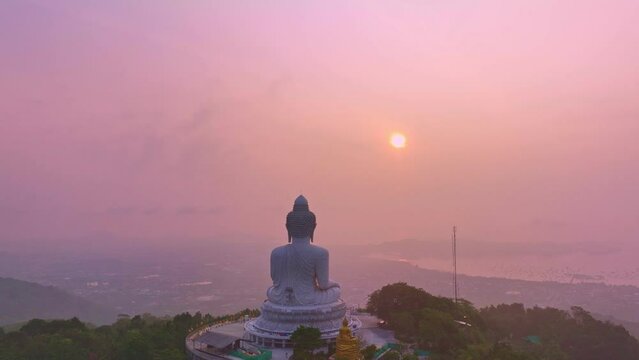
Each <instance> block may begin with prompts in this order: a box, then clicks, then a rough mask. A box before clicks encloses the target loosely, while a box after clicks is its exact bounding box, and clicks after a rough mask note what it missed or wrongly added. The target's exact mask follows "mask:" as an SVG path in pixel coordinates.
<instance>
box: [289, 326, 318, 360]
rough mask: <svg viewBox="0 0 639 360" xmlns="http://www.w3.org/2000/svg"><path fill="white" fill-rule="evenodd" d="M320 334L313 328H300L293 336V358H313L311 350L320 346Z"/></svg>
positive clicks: (303, 359) (304, 359) (296, 359)
mask: <svg viewBox="0 0 639 360" xmlns="http://www.w3.org/2000/svg"><path fill="white" fill-rule="evenodd" d="M321 337H322V333H321V332H320V331H319V330H318V329H316V328H314V327H306V326H300V327H298V328H297V329H296V330H295V331H294V332H293V334H291V341H292V342H293V358H294V359H295V360H306V359H311V358H312V357H313V350H315V349H317V348H319V347H321V346H322V338H321Z"/></svg>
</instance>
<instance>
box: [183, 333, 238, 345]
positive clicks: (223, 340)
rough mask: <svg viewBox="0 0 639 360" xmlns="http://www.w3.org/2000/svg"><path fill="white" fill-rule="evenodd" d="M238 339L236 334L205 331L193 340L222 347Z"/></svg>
mask: <svg viewBox="0 0 639 360" xmlns="http://www.w3.org/2000/svg"><path fill="white" fill-rule="evenodd" d="M238 339H239V338H238V337H237V336H232V335H227V334H220V333H216V332H212V331H207V332H205V333H204V334H202V335H200V336H198V337H197V338H195V339H193V340H195V341H198V342H201V343H204V344H207V345H209V346H212V347H214V348H217V349H223V348H225V347H227V346H229V345H231V344H233V343H234V342H235V341H236V340H238Z"/></svg>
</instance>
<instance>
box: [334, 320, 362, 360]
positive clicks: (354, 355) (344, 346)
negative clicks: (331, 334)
mask: <svg viewBox="0 0 639 360" xmlns="http://www.w3.org/2000/svg"><path fill="white" fill-rule="evenodd" d="M335 359H336V360H359V359H360V353H359V341H358V340H357V338H356V337H355V336H353V334H352V332H351V329H350V328H349V327H348V320H346V318H344V320H343V321H342V327H341V328H340V329H339V335H338V336H337V342H336V344H335Z"/></svg>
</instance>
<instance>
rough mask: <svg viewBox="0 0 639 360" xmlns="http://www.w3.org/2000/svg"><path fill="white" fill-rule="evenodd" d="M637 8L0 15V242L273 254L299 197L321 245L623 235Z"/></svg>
mask: <svg viewBox="0 0 639 360" xmlns="http://www.w3.org/2000/svg"><path fill="white" fill-rule="evenodd" d="M638 13H639V2H637V1H634V0H632V1H584V0H580V1H540V0H534V1H533V0H531V1H510V0H504V1H474V0H473V1H470V0H469V1H387V2H370V1H362V2H350V1H349V2H330V1H329V2H326V1H318V2H300V1H280V2H277V3H276V2H272V1H269V2H263V1H226V2H222V1H205V0H192V1H158V0H153V1H128V0H127V1H86V0H78V1H46V0H42V1H26V0H4V1H2V3H1V4H0V245H1V244H2V243H3V242H5V243H9V242H11V241H16V240H21V239H29V238H41V239H50V240H47V241H50V242H51V243H56V242H57V243H56V244H65V243H64V241H65V240H64V239H73V238H76V239H77V238H87V237H89V238H90V237H92V236H98V235H100V234H102V235H104V234H110V235H112V236H114V237H117V238H138V239H139V240H135V241H140V242H142V243H145V242H146V244H152V242H153V241H154V240H153V239H159V238H194V237H198V238H202V237H205V238H215V239H236V240H238V241H241V240H245V239H246V240H260V239H264V241H282V242H284V241H285V239H286V235H285V230H284V218H285V215H286V212H288V211H289V210H290V208H291V207H292V202H293V200H294V198H295V197H296V196H297V195H298V194H300V193H304V194H305V195H306V196H307V198H308V199H309V202H310V205H311V209H312V210H313V211H315V213H316V214H317V217H318V230H317V234H316V237H317V241H318V243H320V244H322V243H323V244H331V243H332V244H335V243H348V242H360V243H361V242H379V241H387V240H397V239H402V238H446V237H447V236H448V234H449V232H450V227H451V226H452V225H453V224H457V225H458V226H459V227H460V234H461V235H463V236H464V237H465V238H467V239H477V240H491V241H541V240H548V241H566V242H571V241H585V240H587V241H609V242H618V241H622V240H626V241H628V240H634V239H637V236H638V235H639V191H637V186H638V184H639V141H638V138H639V26H637V14H638ZM396 130H399V131H403V132H404V133H405V134H406V136H407V138H408V144H407V147H406V148H405V149H403V150H397V149H393V148H391V147H390V146H389V145H388V136H389V134H390V133H391V132H392V131H396ZM145 239H149V240H145Z"/></svg>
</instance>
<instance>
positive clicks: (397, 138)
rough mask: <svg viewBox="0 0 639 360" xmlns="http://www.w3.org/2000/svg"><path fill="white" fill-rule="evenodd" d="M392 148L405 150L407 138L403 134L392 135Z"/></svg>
mask: <svg viewBox="0 0 639 360" xmlns="http://www.w3.org/2000/svg"><path fill="white" fill-rule="evenodd" d="M389 142H390V144H391V146H392V147H394V148H396V149H403V148H405V147H406V136H404V134H402V133H398V132H396V133H392V134H391V136H390V140H389Z"/></svg>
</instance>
